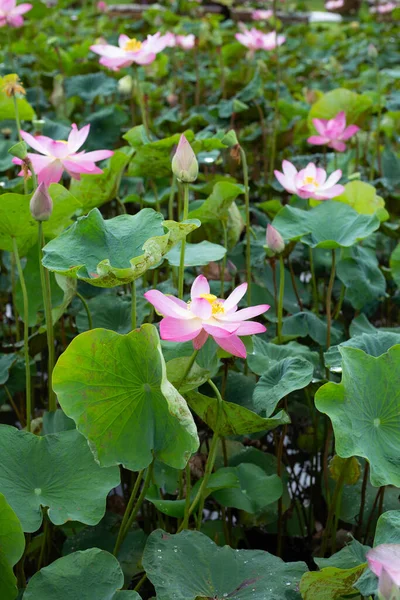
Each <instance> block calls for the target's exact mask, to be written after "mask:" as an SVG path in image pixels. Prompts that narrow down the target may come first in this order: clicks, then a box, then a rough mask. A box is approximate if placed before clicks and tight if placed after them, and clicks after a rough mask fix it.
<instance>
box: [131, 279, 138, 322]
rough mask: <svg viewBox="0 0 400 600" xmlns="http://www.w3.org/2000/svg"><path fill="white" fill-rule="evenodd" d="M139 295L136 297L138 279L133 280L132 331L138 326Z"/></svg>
mask: <svg viewBox="0 0 400 600" xmlns="http://www.w3.org/2000/svg"><path fill="white" fill-rule="evenodd" d="M136 303H137V297H136V280H135V279H134V280H133V281H132V300H131V319H132V321H131V323H132V331H133V330H134V329H136V327H137V307H136Z"/></svg>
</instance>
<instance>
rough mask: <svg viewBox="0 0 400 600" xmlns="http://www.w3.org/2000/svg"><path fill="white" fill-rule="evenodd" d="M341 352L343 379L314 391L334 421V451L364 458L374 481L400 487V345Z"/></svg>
mask: <svg viewBox="0 0 400 600" xmlns="http://www.w3.org/2000/svg"><path fill="white" fill-rule="evenodd" d="M340 353H341V355H342V369H343V376H342V381H341V383H340V384H337V383H331V382H330V383H327V384H325V385H323V386H322V387H321V388H320V389H319V390H318V392H317V394H316V396H315V404H316V407H317V409H318V410H319V411H321V412H323V413H325V414H327V415H328V416H329V417H330V419H331V421H332V425H333V429H334V432H335V441H336V452H337V454H338V455H339V456H341V457H342V458H348V457H350V456H362V457H364V458H366V459H367V460H368V462H369V463H370V467H371V483H372V485H374V486H382V485H395V486H397V487H400V437H399V423H400V395H399V389H400V345H397V346H393V348H391V349H390V350H389V351H388V352H386V353H385V354H382V355H381V356H378V357H374V356H369V355H368V354H366V353H365V352H363V351H362V350H359V349H356V348H346V347H342V348H340Z"/></svg>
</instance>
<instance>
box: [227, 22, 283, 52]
mask: <svg viewBox="0 0 400 600" xmlns="http://www.w3.org/2000/svg"><path fill="white" fill-rule="evenodd" d="M235 37H236V39H237V40H238V42H240V43H241V44H243V46H246V48H249V50H252V51H253V52H254V51H255V50H273V49H274V48H276V47H277V46H280V45H281V44H283V43H284V42H285V41H286V38H285V36H284V35H277V34H276V32H275V31H270V33H263V32H262V31H259V30H258V29H255V28H254V27H253V28H252V29H244V30H243V31H242V33H236V34H235Z"/></svg>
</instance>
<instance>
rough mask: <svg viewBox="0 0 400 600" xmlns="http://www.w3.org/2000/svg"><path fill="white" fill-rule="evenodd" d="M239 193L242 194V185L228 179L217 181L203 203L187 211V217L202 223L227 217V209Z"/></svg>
mask: <svg viewBox="0 0 400 600" xmlns="http://www.w3.org/2000/svg"><path fill="white" fill-rule="evenodd" d="M239 194H243V187H242V186H240V185H237V184H236V183H230V182H229V181H218V182H217V183H216V184H215V185H214V188H213V191H212V194H211V195H210V196H209V197H208V198H207V199H206V200H204V202H203V204H202V205H201V206H200V207H199V208H197V209H195V210H191V211H190V212H189V219H199V220H200V221H201V222H202V223H212V222H214V221H220V220H221V219H228V211H229V208H230V207H231V205H232V203H233V202H234V201H235V200H236V198H237V197H238V196H239Z"/></svg>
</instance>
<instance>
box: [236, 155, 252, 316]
mask: <svg viewBox="0 0 400 600" xmlns="http://www.w3.org/2000/svg"><path fill="white" fill-rule="evenodd" d="M239 152H240V158H241V161H242V165H243V181H244V199H245V206H246V281H247V306H250V305H251V247H250V239H251V237H250V236H251V230H250V229H251V228H250V189H249V169H248V166H247V158H246V153H245V151H244V150H243V148H242V146H239Z"/></svg>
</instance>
